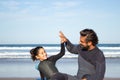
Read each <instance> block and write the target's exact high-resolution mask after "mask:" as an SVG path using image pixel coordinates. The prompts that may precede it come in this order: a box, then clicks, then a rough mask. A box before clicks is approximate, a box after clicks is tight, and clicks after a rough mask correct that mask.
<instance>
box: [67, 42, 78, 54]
mask: <svg viewBox="0 0 120 80" xmlns="http://www.w3.org/2000/svg"><path fill="white" fill-rule="evenodd" d="M65 44H66V48H67V50H68V51H69V52H71V53H73V54H78V47H79V45H78V46H75V45H73V44H72V43H71V42H70V41H69V40H67V42H66V43H65Z"/></svg>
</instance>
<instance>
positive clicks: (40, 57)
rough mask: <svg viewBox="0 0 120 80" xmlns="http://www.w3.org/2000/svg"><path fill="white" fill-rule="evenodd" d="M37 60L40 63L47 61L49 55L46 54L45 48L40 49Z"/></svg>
mask: <svg viewBox="0 0 120 80" xmlns="http://www.w3.org/2000/svg"><path fill="white" fill-rule="evenodd" d="M36 58H37V59H38V60H40V61H43V60H45V59H47V53H46V52H45V50H44V48H40V49H39V50H38V54H37V56H36Z"/></svg>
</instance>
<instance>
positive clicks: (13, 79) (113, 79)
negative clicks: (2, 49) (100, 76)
mask: <svg viewBox="0 0 120 80" xmlns="http://www.w3.org/2000/svg"><path fill="white" fill-rule="evenodd" d="M0 80H40V78H0ZM104 80H120V78H104Z"/></svg>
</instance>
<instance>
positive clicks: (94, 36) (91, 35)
mask: <svg viewBox="0 0 120 80" xmlns="http://www.w3.org/2000/svg"><path fill="white" fill-rule="evenodd" d="M80 35H81V36H86V37H87V38H86V42H89V41H91V42H92V44H93V45H94V46H95V45H96V44H98V37H97V34H96V33H95V32H94V31H93V30H92V29H84V30H82V31H80Z"/></svg>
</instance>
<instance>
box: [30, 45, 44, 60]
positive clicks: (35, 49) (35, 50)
mask: <svg viewBox="0 0 120 80" xmlns="http://www.w3.org/2000/svg"><path fill="white" fill-rule="evenodd" d="M40 48H43V47H42V46H38V47H36V48H33V49H31V50H30V54H31V58H32V60H33V61H35V60H36V57H35V56H37V54H38V50H39V49H40Z"/></svg>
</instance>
